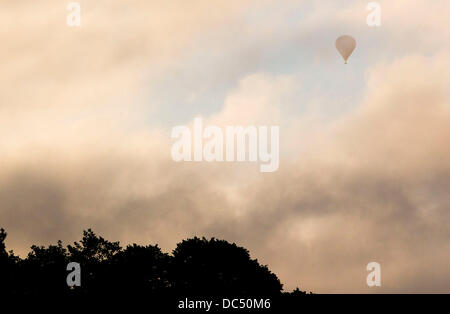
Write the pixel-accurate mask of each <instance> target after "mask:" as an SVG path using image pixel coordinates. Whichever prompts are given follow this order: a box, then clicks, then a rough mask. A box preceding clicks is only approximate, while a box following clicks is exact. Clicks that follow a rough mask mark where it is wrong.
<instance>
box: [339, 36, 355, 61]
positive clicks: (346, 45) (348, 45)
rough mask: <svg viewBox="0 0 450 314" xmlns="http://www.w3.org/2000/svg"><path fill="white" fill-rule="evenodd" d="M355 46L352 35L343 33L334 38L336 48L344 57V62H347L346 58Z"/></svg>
mask: <svg viewBox="0 0 450 314" xmlns="http://www.w3.org/2000/svg"><path fill="white" fill-rule="evenodd" d="M355 47H356V40H355V39H354V38H353V37H352V36H348V35H343V36H341V37H339V38H338V39H336V48H337V50H338V51H339V53H340V54H341V56H342V58H344V61H345V64H347V59H348V57H350V55H351V54H352V52H353V50H355Z"/></svg>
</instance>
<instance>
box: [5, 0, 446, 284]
mask: <svg viewBox="0 0 450 314" xmlns="http://www.w3.org/2000/svg"><path fill="white" fill-rule="evenodd" d="M6 3H7V5H8V6H7V8H8V10H2V11H1V12H0V23H6V24H7V25H12V26H11V27H12V28H11V32H10V35H8V36H7V37H5V42H4V44H5V45H6V47H8V49H3V50H1V51H0V60H1V61H0V67H1V68H2V72H1V75H0V83H1V84H0V103H1V107H0V131H1V132H0V150H1V155H2V157H1V164H0V221H1V223H2V226H3V227H5V228H6V230H7V231H8V233H9V236H8V239H7V246H8V248H10V249H14V250H16V251H18V252H19V253H21V254H24V253H25V252H26V251H27V248H28V246H29V245H31V244H35V243H36V244H47V243H50V242H55V241H56V240H57V239H62V240H63V241H65V242H66V243H67V242H71V241H75V240H78V239H79V237H80V235H81V230H82V229H85V228H88V227H92V228H94V230H95V231H96V232H98V233H100V234H102V235H104V236H105V237H106V238H108V239H111V240H120V241H123V242H124V243H130V242H138V243H159V244H160V245H161V246H162V247H163V249H165V250H167V251H168V250H170V249H172V248H173V247H174V245H175V244H176V242H177V241H180V240H181V239H183V238H186V237H189V236H194V235H199V236H201V235H205V236H216V237H219V238H225V239H227V240H229V241H235V242H237V243H239V244H240V245H243V246H245V247H247V248H249V249H250V252H251V253H252V255H253V257H255V258H258V259H259V260H260V261H261V262H262V263H267V264H269V267H270V268H271V269H272V270H273V271H274V272H275V273H276V274H278V275H279V276H280V278H281V280H282V282H284V283H285V284H286V288H294V287H295V286H296V285H300V286H301V288H303V289H308V290H313V291H315V292H374V291H375V292H448V291H450V273H449V271H448V267H447V265H446V264H447V263H446V261H448V260H449V257H450V256H449V253H448V252H450V250H449V243H450V241H449V239H450V233H449V231H448V225H449V223H450V216H449V212H448V206H449V204H450V198H449V196H448V193H447V191H448V190H449V184H450V176H449V173H450V172H449V170H450V164H449V162H448V158H447V156H448V155H449V154H448V153H449V149H448V145H447V143H448V139H449V138H450V127H449V126H450V123H449V122H450V115H449V106H450V94H449V92H448V88H447V84H446V82H448V81H449V73H450V63H449V60H450V56H449V54H448V49H447V48H446V44H442V45H441V44H439V42H440V41H442V38H441V37H440V35H439V34H438V33H437V32H433V31H435V30H436V29H438V28H439V27H442V26H443V25H446V24H445V23H444V22H445V19H443V16H444V15H445V14H444V13H445V12H444V10H438V9H439V8H445V6H446V4H445V3H446V2H445V3H444V2H439V3H440V4H441V5H442V6H441V7H440V6H438V5H436V6H434V5H433V6H429V5H428V3H426V2H423V1H416V2H415V4H417V6H414V7H415V8H416V9H414V12H413V14H412V16H414V17H416V18H420V20H421V21H423V23H422V24H421V25H419V26H417V25H410V24H407V25H404V26H403V25H401V19H400V18H403V14H404V13H402V12H404V9H406V8H410V6H409V3H410V2H408V4H406V2H404V3H403V6H401V5H397V4H391V3H390V2H383V3H382V7H383V16H384V17H385V18H383V27H386V29H384V28H381V29H379V32H380V33H379V34H378V35H377V36H380V37H379V38H378V39H379V40H380V42H382V41H383V40H385V41H384V42H385V43H392V42H395V40H397V39H398V38H400V37H402V36H404V35H405V34H406V33H408V34H413V36H410V38H411V41H414V40H416V43H417V45H415V47H418V48H417V49H412V46H411V44H410V43H406V44H404V43H401V44H399V46H398V47H397V46H395V45H391V46H389V47H387V50H389V53H386V54H385V53H384V52H382V53H379V52H377V51H372V50H370V49H368V48H367V47H369V46H370V45H369V43H370V38H372V37H370V38H369V37H367V38H366V37H364V36H359V37H360V38H361V39H360V40H361V41H360V42H361V45H360V49H361V50H360V56H361V58H362V59H364V60H365V61H364V62H367V63H364V62H363V61H361V62H359V61H357V60H358V59H356V60H355V64H356V65H358V66H361V68H365V66H367V68H368V70H367V73H366V79H364V78H363V77H362V75H361V76H360V75H359V74H358V73H357V72H358V71H362V70H361V69H359V68H358V69H356V68H355V67H353V68H351V65H350V67H347V68H346V70H347V72H343V70H342V68H337V66H338V65H337V64H338V63H337V61H336V63H334V62H333V61H332V60H335V59H333V58H332V57H331V54H332V52H331V51H332V50H331V49H332V47H331V48H328V41H320V40H318V39H317V38H318V37H320V35H321V34H325V35H326V36H328V37H330V38H334V36H335V34H334V33H332V32H330V29H334V27H337V29H335V30H334V31H335V32H338V31H341V30H344V29H345V28H346V27H349V26H352V25H353V26H357V28H356V29H357V31H358V32H360V35H363V34H367V32H369V31H374V30H372V29H371V30H368V29H365V27H366V26H365V25H364V22H365V14H366V12H365V11H364V12H363V13H361V14H360V13H358V12H359V11H358V10H356V9H357V8H359V7H358V6H356V5H355V6H348V7H341V6H340V5H337V4H334V5H331V4H330V5H328V4H317V5H307V4H305V3H304V2H301V1H300V2H298V1H290V2H289V3H287V4H286V6H285V7H284V6H283V7H282V8H280V9H279V11H274V10H273V8H274V7H275V6H276V7H279V3H278V2H271V1H264V2H261V1H257V2H256V1H249V2H248V3H247V2H245V4H244V5H243V4H241V3H240V4H239V5H238V4H232V3H231V2H229V1H224V2H220V5H219V4H215V5H214V10H213V9H212V7H211V4H210V3H211V2H206V1H205V2H203V1H201V2H198V3H197V4H196V5H194V4H191V3H187V2H185V1H180V2H177V3H176V4H172V3H167V4H163V3H161V2H157V1H132V2H130V3H127V4H123V3H121V2H120V1H108V3H106V1H97V2H95V3H94V2H90V1H89V2H83V3H82V7H83V8H85V10H86V15H83V17H84V20H83V22H82V23H85V24H83V27H82V28H81V29H70V28H68V27H67V26H66V25H65V14H66V12H65V7H64V6H63V5H61V6H60V7H59V6H55V5H54V4H53V3H51V2H49V1H48V2H45V1H44V2H40V4H37V3H36V4H33V5H32V6H28V5H27V7H26V8H25V7H24V6H23V2H20V1H9V2H6ZM395 3H398V2H395ZM352 4H353V2H352ZM301 5H303V7H300V6H301ZM180 6H181V7H180ZM218 6H219V7H218ZM105 8H108V9H105ZM296 8H298V9H297V10H295V9H296ZM300 8H305V9H304V10H303V11H302V10H300ZM420 10H422V11H423V12H425V14H428V15H429V14H431V13H433V14H434V13H436V14H439V16H436V17H435V16H434V15H433V18H425V17H423V16H421V15H419V13H417V12H419V11H420ZM416 11H417V12H416ZM439 11H442V12H444V13H442V12H439ZM288 12H291V13H290V14H291V15H287V13H288ZM292 12H293V13H292ZM408 12H410V11H408ZM272 13H273V14H272ZM296 14H303V15H304V19H299V18H298V16H297V15H296ZM390 16H396V17H398V19H397V18H396V19H392V18H390ZM44 17H45V18H44ZM263 17H266V18H264V19H263ZM360 20H361V21H362V23H363V24H362V25H360V24H359V23H360V22H361V21H360ZM261 21H264V23H262V22H261ZM427 21H428V22H427ZM19 22H20V23H19ZM425 22H427V23H425ZM261 24H264V25H261ZM260 26H264V27H263V28H262V30H261V31H260ZM0 28H1V27H0ZM415 28H419V30H421V31H420V32H418V33H417V32H414V29H415ZM293 30H295V31H293ZM427 32H432V33H433V34H431V35H430V36H425V35H426V34H427ZM272 35H273V36H272ZM276 35H279V36H276ZM282 35H284V36H282ZM328 37H327V38H328ZM375 37H376V36H375ZM224 39H227V40H224ZM231 43H234V45H231ZM308 43H312V46H308ZM425 43H428V44H429V45H430V46H426V45H425ZM403 45H404V46H403ZM331 46H332V45H331ZM400 46H401V47H400ZM27 47H28V48H27ZM298 47H302V48H304V49H303V50H301V49H293V48H298ZM305 47H306V48H305ZM307 47H309V48H307ZM311 47H312V48H311ZM399 47H400V48H401V49H400V48H399ZM430 47H433V49H431V48H430ZM327 49H330V50H327ZM316 50H317V51H320V53H319V57H317V58H315V59H314V58H311V59H310V58H309V57H308V56H309V54H314V51H316ZM200 51H202V52H203V54H201V53H200ZM218 51H220V52H221V53H217V52H218ZM404 51H407V52H408V53H406V54H405V53H403V52H404ZM294 52H295V53H294ZM411 52H412V53H411ZM199 53H200V54H199ZM333 53H335V52H334V51H333ZM377 54H378V55H382V57H380V58H379V60H378V59H377V58H375V56H377ZM199 55H200V56H203V55H208V56H209V57H210V59H208V60H209V61H208V62H209V63H207V66H208V67H214V68H215V67H216V66H217V68H220V69H221V71H219V70H218V72H215V71H210V72H208V71H206V70H205V71H201V70H199V71H198V72H194V74H195V75H194V74H192V73H191V76H189V75H188V76H187V77H186V76H184V77H183V76H182V77H180V78H178V77H176V76H177V74H179V73H180V72H182V70H180V69H184V68H186V69H197V68H201V66H202V63H201V62H200V63H199V62H198V60H195V56H197V58H199V57H198V56H199ZM193 56H194V57H193ZM224 56H226V58H225V57H224ZM284 56H286V59H284V58H283V57H284ZM313 59H314V60H316V61H318V63H310V62H309V61H308V60H313ZM193 60H194V61H193ZM293 60H295V62H294V61H293ZM299 60H300V61H299ZM327 60H328V61H327ZM374 60H375V61H377V63H376V64H375V63H374ZM319 61H320V62H319ZM378 61H379V62H378ZM284 62H285V63H286V64H287V65H285V64H284ZM358 62H359V63H358ZM292 63H294V64H297V65H298V64H301V65H302V66H298V67H294V66H292ZM311 64H312V65H311ZM339 66H341V65H340V63H339ZM291 68H292V69H291ZM168 69H170V71H168ZM286 69H289V70H286ZM222 70H223V71H222ZM314 70H317V72H314ZM189 71H190V70H189ZM189 71H188V72H189ZM352 71H353V72H352ZM333 72H335V73H333ZM197 74H205V75H204V76H202V75H197ZM342 75H345V77H344V78H345V79H343V78H342V77H343V76H342ZM165 76H169V77H172V76H174V78H173V80H168V82H170V84H167V86H165V88H163V89H161V94H160V95H159V97H162V98H164V97H166V98H170V97H169V96H170V95H178V94H183V93H184V92H186V90H185V89H180V88H181V87H180V86H183V84H184V83H185V82H187V81H189V80H195V84H194V83H192V85H188V86H189V88H188V91H189V93H190V95H192V99H193V101H194V102H195V100H196V99H200V98H201V96H202V95H203V93H204V90H208V91H209V90H211V97H213V98H214V97H215V96H216V95H218V94H220V95H221V96H220V97H219V96H217V99H216V102H217V103H219V104H220V106H219V108H216V110H210V111H208V110H206V109H205V108H202V107H196V109H202V110H205V112H206V113H203V111H202V110H200V113H203V115H204V117H205V119H206V121H208V123H214V124H219V125H222V124H231V125H236V124H243V125H250V124H266V123H270V124H279V125H280V129H281V146H282V151H281V158H282V160H281V164H280V169H279V170H278V171H277V172H274V173H270V174H261V173H259V171H258V168H257V166H256V165H253V164H248V163H175V162H173V161H172V160H171V159H170V145H171V142H170V136H169V135H170V132H169V131H170V130H169V129H170V128H163V127H155V126H149V125H148V124H147V119H150V118H151V117H152V115H153V114H155V112H158V110H159V109H160V108H154V107H158V106H160V105H161V104H160V103H159V101H158V99H153V98H152V97H151V96H155V95H154V94H151V93H150V94H151V95H149V94H147V93H146V92H147V89H152V87H153V88H154V87H155V86H159V85H158V82H160V81H161V80H163V78H166V77H165ZM222 80H224V81H226V82H227V84H224V86H220V88H223V90H222V91H221V93H218V92H217V90H219V89H220V88H218V87H217V85H220V83H219V82H222ZM225 85H226V86H225ZM191 86H192V90H190V89H191V88H190V87H191ZM205 86H206V87H205ZM360 86H362V87H363V88H362V89H359V87H360ZM200 87H202V88H203V89H202V88H200ZM215 87H217V88H218V89H215ZM338 87H341V89H342V90H345V91H346V92H341V91H340V90H339V89H338ZM197 88H198V89H197ZM330 90H331V91H330ZM222 93H223V95H222ZM354 93H360V94H361V97H354V98H353V94H354ZM183 95H184V94H183ZM222 96H223V97H222ZM170 99H171V98H170ZM348 99H351V100H352V101H353V102H354V104H352V106H349V107H347V110H335V108H336V107H340V106H341V105H342V103H346V102H347V100H348ZM191 103H192V102H191ZM189 106H190V105H189V104H183V105H180V104H178V103H174V104H172V107H168V108H166V109H168V110H169V111H170V112H171V113H173V114H174V115H175V114H176V113H177V111H181V110H189V109H192V108H191V107H189ZM192 106H194V105H192ZM338 109H340V108H338ZM330 112H339V114H330ZM188 116H189V117H190V115H189V114H188ZM192 117H193V116H192ZM154 118H155V119H158V116H156V117H154ZM189 121H190V119H186V124H188V123H189ZM371 261H377V262H379V263H380V264H381V267H382V287H381V288H380V289H378V290H370V289H369V288H367V287H366V285H365V277H366V275H367V272H366V270H365V266H366V265H367V263H369V262H371Z"/></svg>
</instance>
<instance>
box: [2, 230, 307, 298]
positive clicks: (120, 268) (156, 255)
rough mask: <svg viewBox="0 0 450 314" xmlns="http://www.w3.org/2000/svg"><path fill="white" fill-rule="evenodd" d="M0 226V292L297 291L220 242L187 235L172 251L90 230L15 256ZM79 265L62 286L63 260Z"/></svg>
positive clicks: (155, 294) (168, 294)
mask: <svg viewBox="0 0 450 314" xmlns="http://www.w3.org/2000/svg"><path fill="white" fill-rule="evenodd" d="M5 238H6V232H5V231H4V230H3V229H1V230H0V278H1V281H0V287H1V288H0V290H1V293H2V295H18V296H46V297H48V296H52V297H55V296H56V297H57V296H60V297H73V298H77V297H84V296H87V297H89V296H95V297H98V296H103V295H107V296H108V297H118V298H119V297H125V296H132V297H134V298H146V299H148V298H153V299H168V298H169V299H178V298H184V297H188V296H193V297H201V296H204V297H227V296H231V297H261V298H262V297H272V298H279V297H284V298H293V297H298V296H300V295H303V294H305V292H302V291H300V290H298V289H296V290H294V291H293V292H291V293H286V292H284V293H283V292H282V284H281V283H280V281H279V279H278V278H277V276H276V275H275V274H273V273H272V272H271V271H270V270H269V269H268V268H267V266H264V265H260V264H259V263H258V261H257V260H255V259H252V258H251V257H250V254H249V252H248V250H246V249H245V248H242V247H239V246H237V245H236V244H234V243H233V244H231V243H229V242H227V241H224V240H217V239H214V238H212V239H210V240H208V239H206V238H202V239H200V238H197V237H195V238H192V239H188V240H183V241H182V242H181V243H178V245H177V247H176V248H175V249H174V250H173V252H172V254H170V255H169V254H167V253H164V252H162V251H161V249H160V248H159V247H158V245H155V246H153V245H147V246H141V245H137V244H133V245H128V246H127V247H126V248H122V247H121V246H120V244H119V242H110V241H108V240H105V239H104V238H102V237H100V236H97V235H96V234H95V233H94V232H93V231H92V230H90V229H89V230H87V231H84V232H83V238H82V239H81V241H80V242H75V243H74V244H73V245H67V247H64V246H63V245H62V243H61V241H58V242H57V244H56V245H49V246H48V247H43V246H35V245H33V246H32V247H31V251H30V253H29V254H28V256H27V257H26V258H24V259H21V258H19V257H17V256H15V255H14V253H13V252H12V251H10V252H7V251H6V247H5ZM70 262H77V263H79V264H80V266H81V286H80V287H68V285H67V283H66V277H67V275H68V274H69V273H70V271H68V270H66V267H67V264H68V263H70Z"/></svg>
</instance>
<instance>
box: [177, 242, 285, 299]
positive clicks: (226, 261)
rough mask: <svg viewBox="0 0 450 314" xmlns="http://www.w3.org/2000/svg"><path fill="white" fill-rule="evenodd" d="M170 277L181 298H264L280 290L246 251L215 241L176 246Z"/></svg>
mask: <svg viewBox="0 0 450 314" xmlns="http://www.w3.org/2000/svg"><path fill="white" fill-rule="evenodd" d="M171 275H172V282H173V284H174V287H175V289H176V291H177V293H178V294H181V295H212V294H213V295H216V296H227V295H234V296H251V295H256V296H265V295H278V294H279V293H280V292H281V290H282V284H281V283H280V281H279V280H278V278H277V276H276V275H274V274H273V273H271V272H270V271H269V269H268V268H267V266H261V265H260V264H259V263H258V261H257V260H253V259H251V258H250V254H249V252H248V251H247V250H246V249H244V248H242V247H238V246H237V245H236V244H234V243H233V244H230V243H228V242H227V241H224V240H216V239H214V238H212V239H211V240H207V239H205V238H202V239H199V238H193V239H188V240H184V241H182V242H181V243H179V244H178V245H177V247H176V248H175V250H174V251H173V264H172V271H171ZM211 287H214V289H213V290H212V289H211Z"/></svg>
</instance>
